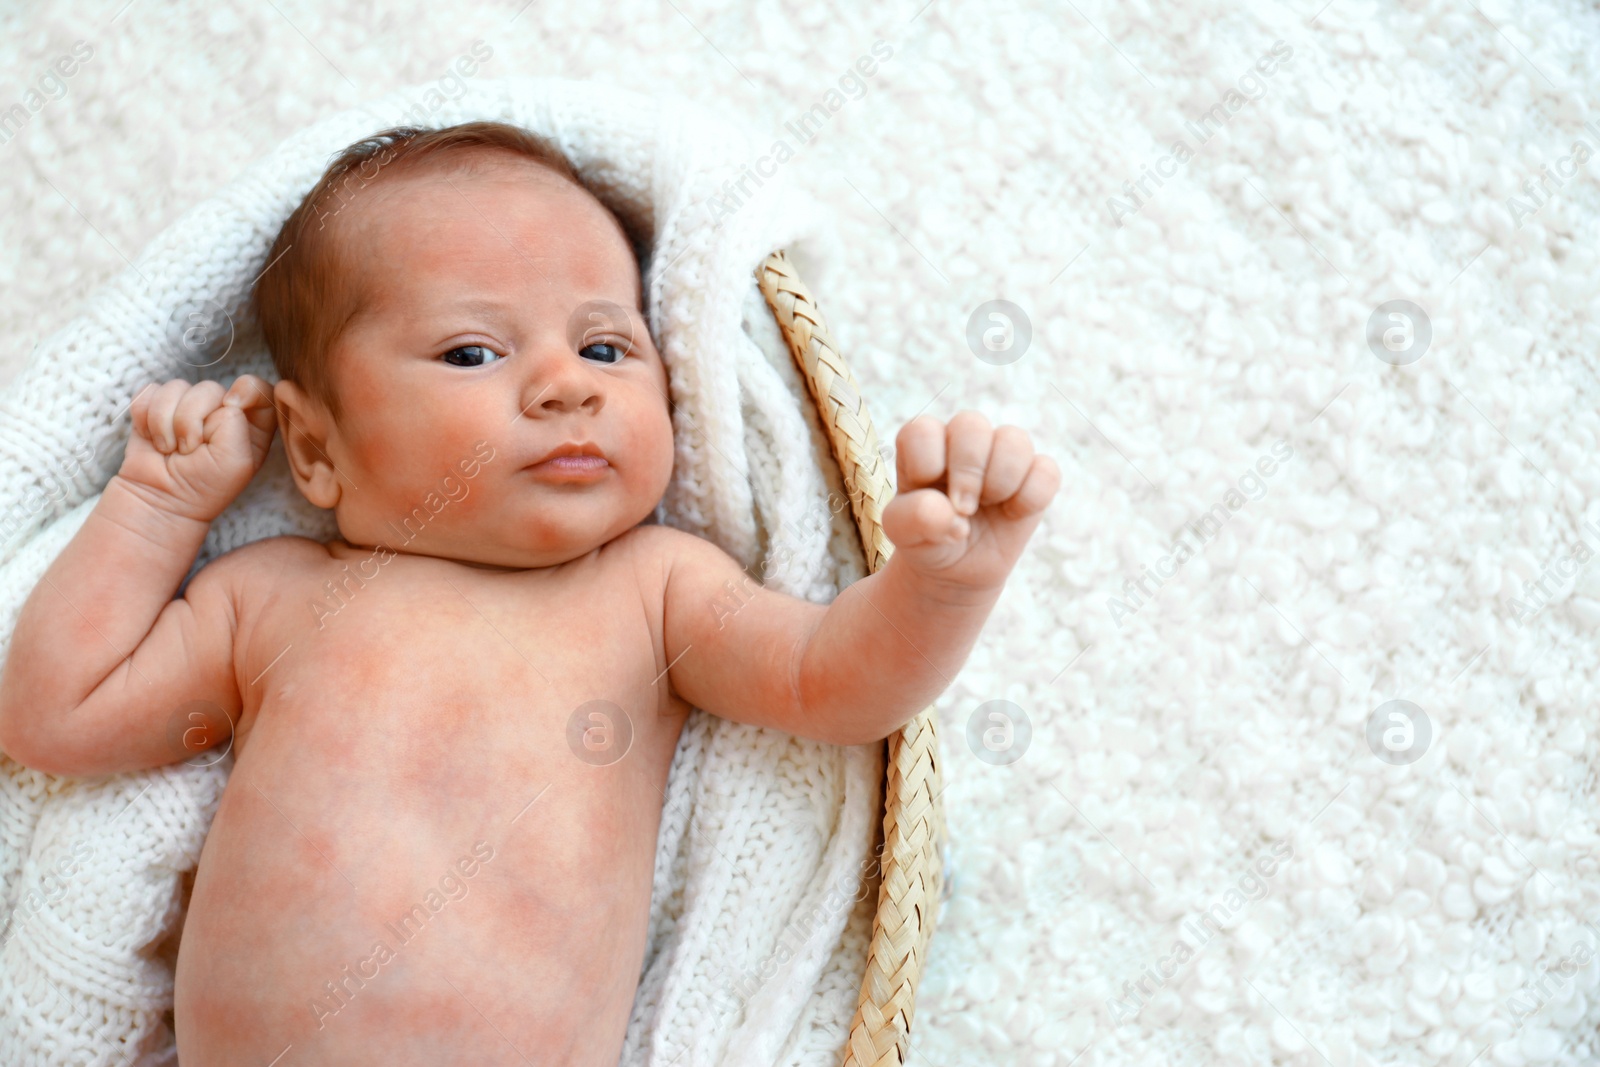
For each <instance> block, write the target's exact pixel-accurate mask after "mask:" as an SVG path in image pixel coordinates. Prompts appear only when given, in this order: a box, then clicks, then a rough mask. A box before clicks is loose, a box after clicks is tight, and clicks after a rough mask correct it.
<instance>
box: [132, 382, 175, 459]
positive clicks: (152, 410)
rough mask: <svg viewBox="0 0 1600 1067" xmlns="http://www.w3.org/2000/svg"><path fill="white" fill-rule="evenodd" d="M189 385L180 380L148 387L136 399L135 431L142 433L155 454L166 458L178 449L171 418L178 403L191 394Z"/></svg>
mask: <svg viewBox="0 0 1600 1067" xmlns="http://www.w3.org/2000/svg"><path fill="white" fill-rule="evenodd" d="M188 389H189V383H188V382H186V381H184V380H182V379H181V378H174V379H173V380H172V381H170V382H162V383H161V384H160V385H155V386H148V387H146V389H145V390H144V391H143V392H141V393H140V394H139V396H138V397H136V398H135V399H134V402H133V410H134V412H135V416H134V428H135V429H136V430H143V432H144V436H145V437H147V438H149V439H150V443H151V444H152V445H154V446H155V448H156V451H158V452H161V453H163V454H165V453H168V452H171V451H172V450H173V449H174V448H177V447H178V440H177V437H176V436H175V435H174V433H173V429H172V417H173V415H174V414H175V413H176V412H177V410H178V401H180V400H182V399H183V394H184V393H186V392H188Z"/></svg>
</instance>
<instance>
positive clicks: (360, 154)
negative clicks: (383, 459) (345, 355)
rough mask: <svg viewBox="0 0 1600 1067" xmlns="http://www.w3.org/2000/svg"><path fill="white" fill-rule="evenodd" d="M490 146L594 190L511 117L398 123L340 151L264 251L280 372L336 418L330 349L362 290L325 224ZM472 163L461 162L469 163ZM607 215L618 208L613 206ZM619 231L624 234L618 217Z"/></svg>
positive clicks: (265, 301) (267, 316)
mask: <svg viewBox="0 0 1600 1067" xmlns="http://www.w3.org/2000/svg"><path fill="white" fill-rule="evenodd" d="M484 148H490V149H497V150H500V151H501V152H509V153H513V154H515V155H517V156H519V157H521V158H523V159H526V160H529V161H531V162H533V163H535V164H537V165H539V166H542V167H544V168H545V169H546V170H548V171H551V172H553V173H554V174H556V175H558V176H559V177H561V178H564V179H566V180H567V181H570V182H572V183H573V184H574V185H576V186H577V187H578V188H580V189H584V191H585V192H589V190H587V189H585V187H584V185H583V182H582V181H580V180H579V178H578V175H577V174H576V172H574V171H573V169H572V165H571V164H570V163H569V162H568V161H567V158H566V156H565V155H563V154H562V153H561V150H560V149H559V148H557V147H556V146H555V145H554V144H552V143H551V142H549V141H548V140H546V139H544V138H542V137H540V136H538V135H537V134H534V133H530V132H529V131H527V130H525V129H522V128H521V127H518V126H512V125H510V124H508V123H504V122H467V123H462V124H460V125H457V126H447V127H445V128H443V129H436V130H428V129H421V128H419V127H416V126H395V127H392V128H390V129H387V130H382V131H380V132H378V133H375V134H373V135H372V136H370V137H364V138H362V139H361V140H359V141H357V142H355V143H354V144H352V145H350V146H349V147H348V148H346V149H344V151H342V152H340V153H339V154H338V155H337V156H335V157H334V158H333V161H332V162H331V163H329V165H328V169H327V170H326V171H325V172H324V173H323V175H322V177H321V178H320V179H319V180H318V181H317V184H316V185H314V186H312V187H311V191H310V192H308V193H306V195H305V198H304V199H303V200H301V201H300V204H299V206H298V207H296V208H295V209H294V212H293V214H291V215H290V216H289V217H288V218H287V219H286V220H284V223H283V226H282V228H281V229H280V230H279V231H278V236H277V239H276V240H275V241H273V243H272V249H271V251H270V252H269V253H268V255H267V264H268V266H267V268H266V270H265V271H263V273H262V275H261V277H260V279H258V280H257V282H256V286H255V304H256V317H257V320H258V321H259V322H260V323H261V333H262V336H263V338H264V339H265V340H266V342H267V349H268V350H269V351H270V352H271V353H272V363H273V366H274V367H276V368H277V371H278V376H279V377H280V378H283V379H285V380H287V381H292V382H294V383H295V384H296V385H299V386H300V387H301V388H302V389H305V390H306V391H307V392H308V393H309V394H310V395H312V396H313V397H315V398H316V399H317V400H319V401H320V402H321V403H322V405H323V406H324V407H325V408H327V409H328V412H329V413H330V414H331V415H332V416H333V418H334V419H335V421H337V420H338V419H339V418H340V416H341V415H342V413H343V412H342V409H341V407H340V404H339V397H338V395H337V394H336V392H335V391H334V389H333V381H332V374H331V372H330V367H329V356H330V354H331V352H332V350H333V346H334V344H335V342H337V341H338V339H339V334H340V333H342V332H343V330H344V327H345V325H346V324H347V323H348V322H349V321H350V319H351V318H352V317H353V316H354V315H355V312H356V310H357V299H358V293H357V292H356V289H355V286H354V285H353V284H352V281H351V278H352V271H351V270H349V269H348V265H347V264H346V263H344V262H342V259H343V257H342V255H341V253H342V251H343V249H342V248H341V241H339V240H338V239H337V238H335V239H332V240H330V238H329V234H330V233H336V232H337V230H338V227H333V228H332V229H331V230H330V229H329V228H328V221H329V220H330V219H332V218H334V217H335V216H337V215H338V213H339V212H340V211H341V210H343V209H344V207H345V206H346V205H347V204H348V203H349V202H350V198H353V197H354V196H355V195H356V194H357V193H359V192H360V191H361V190H362V189H364V188H366V187H367V186H369V185H371V184H372V183H373V182H374V181H376V180H378V179H379V178H384V177H392V176H393V175H395V174H397V173H399V172H400V171H402V170H404V169H406V168H409V167H414V166H416V165H417V164H418V163H419V162H421V161H424V160H430V159H435V160H436V159H438V157H440V156H442V155H445V154H451V155H454V154H457V153H461V152H462V151H463V150H467V149H484ZM469 162H470V160H466V159H463V160H461V161H460V163H461V165H462V167H463V168H466V167H467V165H468V163H469ZM590 195H591V196H593V194H592V193H590ZM335 201H337V202H335ZM602 207H604V205H602ZM606 213H607V214H608V215H611V212H610V210H609V209H607V211H606ZM612 218H613V220H615V216H614V215H612ZM617 228H618V230H619V231H620V232H622V234H623V237H624V239H625V240H627V232H626V230H624V229H623V227H622V225H621V223H620V222H618V224H617ZM631 247H632V243H631V241H630V248H631Z"/></svg>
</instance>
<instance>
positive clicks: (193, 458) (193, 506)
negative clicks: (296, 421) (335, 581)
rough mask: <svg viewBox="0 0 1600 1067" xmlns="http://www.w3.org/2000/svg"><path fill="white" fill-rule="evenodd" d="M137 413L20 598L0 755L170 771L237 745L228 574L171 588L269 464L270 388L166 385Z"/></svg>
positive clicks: (2, 697)
mask: <svg viewBox="0 0 1600 1067" xmlns="http://www.w3.org/2000/svg"><path fill="white" fill-rule="evenodd" d="M130 414H131V416H132V420H133V433H132V434H131V435H130V437H129V440H128V449H127V453H126V455H125V457H124V459H123V464H122V469H121V470H120V471H119V472H118V473H117V474H116V475H114V476H113V477H112V479H111V481H110V483H109V484H108V485H107V486H106V488H105V492H104V493H102V494H101V497H100V500H99V501H98V502H97V503H96V504H95V506H94V510H93V511H91V512H90V514H89V517H88V518H87V519H86V520H85V521H84V524H83V526H82V527H81V528H80V529H79V530H78V532H77V534H76V535H75V536H74V537H73V539H72V541H71V542H70V543H68V545H67V547H66V548H65V549H63V550H62V552H61V555H59V556H58V557H56V559H55V561H54V562H53V563H52V564H51V565H50V567H49V569H48V570H46V571H45V574H44V578H43V579H42V580H41V581H40V582H39V584H38V586H36V587H35V588H34V590H33V592H32V593H31V594H30V595H29V597H28V600H27V602H26V603H24V604H23V607H22V612H21V614H20V615H19V616H18V619H17V628H16V632H15V634H14V635H13V636H12V639H11V649H10V652H9V654H8V655H7V656H6V662H5V669H4V672H3V673H0V749H3V750H4V751H5V753H6V754H7V755H9V756H10V757H11V758H12V759H14V760H16V761H17V762H19V763H22V764H24V765H26V766H29V767H34V768H36V769H38V770H42V771H46V772H48V773H52V774H71V775H93V774H110V773H114V772H118V771H130V770H137V769H139V768H142V767H154V766H160V765H161V764H165V763H173V762H176V761H178V760H181V759H184V758H185V757H188V756H192V755H194V754H195V753H196V752H197V751H199V750H201V749H203V748H205V747H208V746H209V745H212V744H215V743H216V742H218V741H220V740H223V739H225V738H227V737H228V736H230V733H231V722H232V721H233V720H234V719H236V718H237V716H238V712H239V708H240V694H239V691H238V685H237V683H236V682H235V680H234V675H233V634H234V621H235V620H234V612H233V605H234V598H233V596H232V594H231V584H232V583H231V581H230V577H229V576H230V573H231V572H230V570H229V568H227V567H226V566H223V565H222V564H223V561H221V560H219V561H218V562H217V563H213V564H212V565H210V566H208V567H205V568H202V569H201V571H200V572H199V573H198V574H196V575H195V577H194V580H193V581H191V582H190V583H189V586H188V588H187V589H186V590H185V596H184V597H182V598H179V599H174V598H173V594H174V593H175V592H176V591H177V588H178V585H179V583H181V582H182V581H183V577H184V575H185V574H187V573H188V571H189V568H190V567H191V566H192V565H193V563H194V558H195V555H196V553H197V552H199V550H200V546H201V544H202V543H203V542H204V540H205V536H206V531H207V530H208V529H209V527H210V525H211V521H212V520H213V519H214V518H216V516H217V515H218V514H219V513H220V512H221V511H222V509H223V508H225V507H226V506H227V505H228V504H229V503H230V502H231V501H232V500H233V499H234V498H235V497H237V496H238V495H239V493H240V492H241V491H242V490H243V489H244V487H245V485H246V484H247V483H248V482H249V481H250V479H251V477H252V476H253V475H254V474H255V472H256V470H257V469H258V468H259V467H260V466H261V463H262V462H263V461H264V460H265V458H266V453H267V448H268V446H270V445H271V443H272V434H273V431H274V428H275V427H276V424H277V416H276V412H275V410H274V408H273V405H272V400H271V391H270V389H269V388H268V387H267V386H266V384H265V383H264V382H262V381H261V379H259V378H257V377H255V376H253V375H243V376H241V377H240V378H239V379H238V380H237V381H235V382H234V383H233V385H232V386H231V387H230V388H229V389H228V390H227V391H226V392H224V390H223V387H222V385H221V383H219V382H215V381H203V382H200V383H198V384H196V385H190V384H189V383H188V382H184V381H170V382H167V383H165V384H163V385H161V386H159V387H154V388H152V387H147V388H146V389H145V390H144V391H142V392H141V393H140V394H139V395H138V396H137V397H136V398H135V399H134V402H133V406H132V408H131V409H130ZM226 559H227V557H224V560H226ZM190 712H197V714H195V715H191V714H190ZM218 712H220V713H221V716H225V719H222V720H221V721H219V715H218Z"/></svg>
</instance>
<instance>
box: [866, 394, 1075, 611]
mask: <svg viewBox="0 0 1600 1067" xmlns="http://www.w3.org/2000/svg"><path fill="white" fill-rule="evenodd" d="M895 450H896V458H895V469H896V472H897V474H898V481H899V491H898V493H897V494H896V495H895V498H894V499H893V500H891V501H889V504H888V506H887V507H885V508H884V509H883V532H884V533H885V534H886V535H887V536H888V538H889V540H890V541H893V542H894V546H895V552H894V555H893V557H891V559H892V560H893V561H899V560H904V562H905V564H907V565H909V566H910V567H911V569H912V571H913V572H915V573H916V575H917V576H918V577H920V578H922V579H924V580H926V581H929V582H932V583H934V584H935V585H937V586H938V587H940V588H941V589H943V590H945V591H954V592H958V593H969V592H986V591H992V590H995V589H998V588H999V587H1000V586H1002V585H1004V584H1005V580H1006V577H1007V576H1008V575H1009V574H1010V573H1011V568H1012V567H1014V566H1016V562H1017V557H1018V556H1020V555H1021V554H1022V549H1023V546H1024V545H1026V544H1027V543H1028V538H1029V537H1031V536H1032V535H1033V530H1034V527H1036V526H1038V525H1039V520H1040V519H1041V518H1042V517H1043V513H1044V509H1045V507H1046V506H1047V505H1048V504H1049V503H1050V501H1051V500H1052V499H1053V498H1054V497H1055V495H1056V490H1057V489H1059V488H1060V487H1061V470H1060V468H1058V467H1057V466H1056V464H1055V461H1054V460H1052V459H1050V457H1048V456H1036V455H1034V452H1033V442H1032V441H1031V440H1029V438H1028V434H1027V431H1025V430H1023V429H1021V428H1020V427H1016V426H1001V427H999V428H998V429H993V428H991V427H990V426H989V420H988V419H985V418H984V417H983V416H982V415H980V414H978V413H977V412H976V411H962V412H958V413H957V414H956V415H955V417H954V418H952V419H951V420H950V424H949V425H948V426H946V425H945V424H944V423H941V422H940V421H939V420H938V419H936V418H934V417H933V416H931V415H924V416H922V417H920V418H917V419H913V420H911V421H910V422H908V423H906V424H905V426H903V427H902V428H901V430H900V433H899V435H898V436H896V438H895Z"/></svg>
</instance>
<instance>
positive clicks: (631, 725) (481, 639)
mask: <svg viewBox="0 0 1600 1067" xmlns="http://www.w3.org/2000/svg"><path fill="white" fill-rule="evenodd" d="M385 577H392V579H393V580H391V581H390V582H389V583H388V584H387V585H385V584H383V582H382V578H385ZM518 577H519V576H515V575H511V576H506V575H494V576H486V575H481V574H475V573H473V572H470V571H463V572H458V573H455V574H452V573H450V572H449V571H447V570H444V569H442V568H434V569H428V568H423V567H413V568H412V569H411V571H410V572H409V573H406V572H401V573H397V574H395V575H392V576H389V575H380V576H379V579H378V580H371V581H368V582H367V583H366V584H365V585H364V586H362V587H359V588H351V587H348V586H347V587H346V588H344V589H341V588H340V587H338V586H337V585H336V586H334V587H333V588H332V589H330V588H329V587H328V584H327V583H326V582H323V583H319V584H313V583H291V586H295V585H303V588H293V587H289V588H285V589H284V590H283V591H282V595H280V596H278V597H276V598H275V599H274V601H273V603H272V605H271V610H270V612H269V613H267V617H266V619H264V625H262V626H260V627H258V629H257V637H256V639H255V642H254V643H255V644H256V645H257V646H259V647H256V648H251V649H250V650H249V654H248V658H252V659H255V660H257V661H258V662H262V663H266V664H267V666H265V667H264V668H263V669H262V670H261V674H260V675H259V684H258V686H257V688H258V692H257V693H254V694H251V696H253V697H254V699H253V700H252V699H250V698H249V697H247V699H246V702H245V718H244V719H242V720H241V724H240V725H241V729H240V730H239V737H238V749H237V752H236V755H238V756H239V757H241V758H242V756H243V752H244V749H245V748H246V747H248V746H249V745H251V744H254V743H255V741H256V739H258V738H259V737H260V736H262V735H263V734H264V733H267V732H272V733H277V734H281V735H282V737H281V738H280V740H282V741H284V742H285V743H287V742H288V741H289V739H290V738H292V739H293V740H294V742H295V747H296V748H302V749H303V748H304V747H306V746H315V747H320V748H323V749H324V750H326V751H329V752H333V753H337V754H339V757H340V759H341V760H342V761H344V762H346V763H349V764H356V765H359V764H361V763H363V762H364V761H365V760H367V759H369V758H371V759H379V758H381V759H383V760H384V761H385V762H386V763H387V764H388V765H389V766H391V767H394V766H405V765H407V764H408V762H414V763H415V764H416V765H417V766H427V767H436V768H439V769H440V773H441V774H448V773H450V772H451V770H452V769H453V768H452V765H453V764H454V763H456V762H457V761H458V760H457V759H452V758H447V757H445V755H444V752H445V750H447V749H448V750H451V751H454V752H456V753H464V754H467V756H468V758H470V754H471V753H473V752H493V753H498V754H501V755H506V754H517V755H519V756H521V757H524V758H535V757H537V758H539V759H540V760H541V761H543V760H545V759H548V758H549V757H550V756H551V754H552V753H554V754H556V755H560V753H561V752H562V751H563V749H564V750H565V751H566V754H567V756H568V757H570V758H577V759H579V760H583V759H593V758H597V747H598V749H599V752H598V758H604V756H605V755H606V753H605V751H604V749H605V744H604V743H605V742H606V740H607V738H608V737H609V738H612V739H613V741H612V743H614V744H616V745H626V746H627V747H628V748H632V747H633V746H634V745H635V744H637V745H640V746H644V747H649V746H650V745H651V744H652V742H653V741H660V740H661V739H662V737H663V729H664V727H665V726H667V725H673V724H675V723H674V720H681V716H680V714H679V711H680V705H681V702H679V701H676V700H675V699H674V698H672V697H671V696H670V694H669V692H668V688H667V682H666V680H665V677H664V675H663V671H664V669H665V667H666V663H665V660H664V655H665V650H664V648H663V647H662V641H661V625H660V616H659V613H658V612H652V611H651V610H650V608H649V598H648V597H642V596H640V594H639V591H638V589H637V587H635V586H630V585H629V584H628V583H627V582H626V581H622V580H609V581H608V580H607V578H608V577H613V578H614V577H615V576H606V575H603V574H602V575H595V576H593V577H594V579H595V580H593V581H590V582H588V583H583V584H582V586H581V588H579V587H578V583H572V582H566V583H562V582H553V581H519V580H517V578H518ZM684 710H686V709H684ZM671 733H672V737H673V738H674V739H675V737H676V731H675V730H673V731H671ZM252 735H254V736H252Z"/></svg>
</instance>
